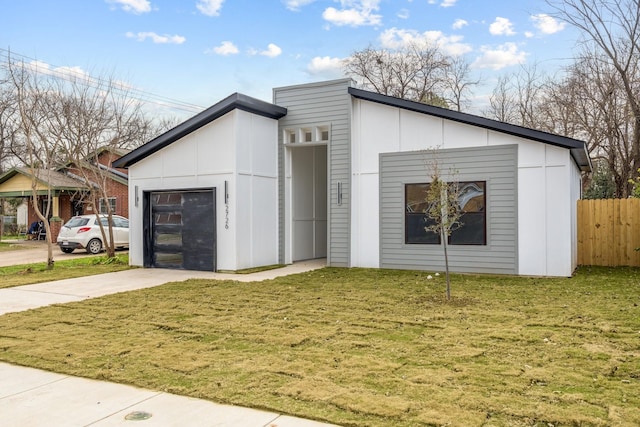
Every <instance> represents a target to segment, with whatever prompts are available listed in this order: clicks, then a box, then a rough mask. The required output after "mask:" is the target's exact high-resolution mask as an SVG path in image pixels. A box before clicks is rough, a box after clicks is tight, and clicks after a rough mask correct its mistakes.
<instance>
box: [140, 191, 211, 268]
mask: <svg viewBox="0 0 640 427" xmlns="http://www.w3.org/2000/svg"><path fill="white" fill-rule="evenodd" d="M145 210H146V211H147V214H146V215H145V218H146V223H145V266H148V267H159V268H181V269H185V270H202V271H215V270H216V265H215V248H216V234H215V230H216V228H215V224H216V218H215V212H216V210H215V189H211V190H206V191H162V192H150V193H145Z"/></svg>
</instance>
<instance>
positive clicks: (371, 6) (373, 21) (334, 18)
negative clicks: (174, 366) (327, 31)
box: [322, 0, 382, 27]
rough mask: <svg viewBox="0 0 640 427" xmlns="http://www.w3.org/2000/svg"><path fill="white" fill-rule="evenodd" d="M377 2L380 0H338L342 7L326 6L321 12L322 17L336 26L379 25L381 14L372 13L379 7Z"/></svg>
mask: <svg viewBox="0 0 640 427" xmlns="http://www.w3.org/2000/svg"><path fill="white" fill-rule="evenodd" d="M379 3H380V0H340V4H341V6H342V9H340V10H338V9H336V8H335V7H328V8H326V9H325V11H324V12H322V17H323V18H324V19H325V20H326V21H329V22H330V23H332V24H333V25H337V26H344V25H349V26H351V27H360V26H363V25H379V24H380V23H381V22H382V15H377V14H375V13H374V12H376V11H377V10H378V9H380V7H379Z"/></svg>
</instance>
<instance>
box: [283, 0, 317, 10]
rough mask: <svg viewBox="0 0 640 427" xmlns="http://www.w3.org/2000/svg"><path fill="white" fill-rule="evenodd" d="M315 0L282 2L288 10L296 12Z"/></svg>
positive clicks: (285, 0)
mask: <svg viewBox="0 0 640 427" xmlns="http://www.w3.org/2000/svg"><path fill="white" fill-rule="evenodd" d="M314 1H315V0H284V4H285V6H286V7H287V9H289V10H294V11H298V10H300V8H301V7H302V6H306V5H308V4H311V3H313V2H314Z"/></svg>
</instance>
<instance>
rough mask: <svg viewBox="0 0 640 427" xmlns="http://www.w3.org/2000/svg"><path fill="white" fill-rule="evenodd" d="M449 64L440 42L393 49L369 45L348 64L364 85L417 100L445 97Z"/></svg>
mask: <svg viewBox="0 0 640 427" xmlns="http://www.w3.org/2000/svg"><path fill="white" fill-rule="evenodd" d="M449 67H450V58H448V57H447V56H446V55H444V54H443V53H442V52H441V50H440V49H439V48H438V47H437V46H435V45H433V46H427V45H424V44H417V43H413V44H409V45H407V46H405V47H403V48H400V49H398V50H393V51H392V50H388V49H374V48H372V47H367V48H366V49H363V50H361V51H356V52H353V53H352V55H351V57H350V58H349V59H348V60H347V61H346V62H345V66H344V68H345V72H346V74H347V75H350V76H352V77H354V78H355V79H356V80H357V81H358V82H359V83H360V84H361V85H362V86H363V87H365V88H367V89H369V90H372V91H374V92H377V93H381V94H383V95H388V96H393V97H396V98H403V99H408V100H411V101H416V102H428V101H429V100H432V99H436V100H437V99H444V92H445V88H446V85H445V83H446V79H447V73H448V70H449Z"/></svg>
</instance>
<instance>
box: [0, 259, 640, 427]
mask: <svg viewBox="0 0 640 427" xmlns="http://www.w3.org/2000/svg"><path fill="white" fill-rule="evenodd" d="M426 276H427V273H419V272H410V271H404V272H401V271H389V270H369V269H337V268H326V269H322V270H317V271H314V272H310V273H304V274H299V275H293V276H288V277H283V278H279V279H275V280H271V281H265V282H259V283H239V282H232V281H219V282H216V281H209V280H190V281H186V282H181V283H170V284H166V285H163V286H160V287H157V288H151V289H144V290H140V291H134V292H128V293H124V294H115V295H109V296H105V297H102V298H97V299H92V300H87V301H83V302H78V303H71V304H64V305H58V306H50V307H45V308H41V309H38V310H30V311H29V312H25V313H12V314H7V315H4V316H1V317H0V331H2V332H0V359H1V360H4V361H7V362H11V363H17V364H22V365H26V366H33V367H38V368H43V369H48V370H52V371H56V372H62V373H66V374H71V375H80V376H84V377H91V378H98V379H102V380H109V381H115V382H121V383H127V384H134V385H137V386H141V387H147V388H152V389H158V390H165V391H168V392H173V393H178V394H183V395H188V396H195V397H200V398H206V399H211V400H213V401H218V402H224V403H230V404H237V405H244V406H250V407H256V408H263V409H269V410H274V411H279V412H283V413H288V414H293V415H297V416H301V417H306V418H315V419H320V420H326V421H329V422H333V423H336V424H341V425H347V426H374V427H375V426H380V427H383V426H384V427H388V426H442V425H448V426H464V427H468V426H541V427H543V426H544V427H547V426H550V425H553V426H638V425H640V307H639V305H640V270H639V269H625V268H618V269H609V268H583V269H580V270H579V271H578V273H577V274H576V276H575V277H574V278H571V279H545V278H518V277H494V276H475V275H464V276H460V275H455V276H453V282H452V287H453V297H454V299H453V300H452V301H451V302H447V301H446V300H445V299H444V298H443V294H444V279H443V277H442V276H440V277H436V278H434V279H433V280H427V279H426Z"/></svg>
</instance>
